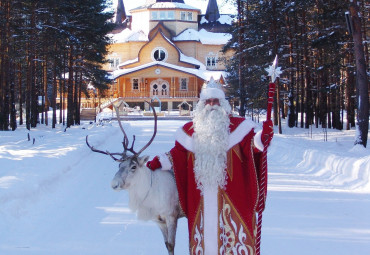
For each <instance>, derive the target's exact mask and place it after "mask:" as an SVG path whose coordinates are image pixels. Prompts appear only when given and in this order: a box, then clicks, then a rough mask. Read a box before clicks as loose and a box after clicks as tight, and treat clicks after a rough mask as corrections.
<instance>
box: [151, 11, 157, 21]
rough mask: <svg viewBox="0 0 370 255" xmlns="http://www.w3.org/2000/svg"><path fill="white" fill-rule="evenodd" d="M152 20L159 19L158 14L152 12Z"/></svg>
mask: <svg viewBox="0 0 370 255" xmlns="http://www.w3.org/2000/svg"><path fill="white" fill-rule="evenodd" d="M152 19H154V20H156V19H158V12H152Z"/></svg>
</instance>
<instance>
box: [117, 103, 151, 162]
mask: <svg viewBox="0 0 370 255" xmlns="http://www.w3.org/2000/svg"><path fill="white" fill-rule="evenodd" d="M145 102H147V103H148V104H149V105H150V107H151V108H152V110H153V115H154V132H153V135H152V138H151V139H150V140H149V142H148V143H147V144H146V145H144V147H143V148H141V150H140V151H139V152H136V151H135V150H134V144H135V135H133V141H132V144H131V147H130V148H128V143H129V140H128V138H127V135H126V132H125V130H124V129H123V127H122V123H121V119H120V117H119V110H118V108H119V107H120V106H121V104H122V103H121V104H120V105H119V106H118V108H117V107H116V106H115V105H113V107H114V109H115V111H116V115H117V120H118V125H119V127H120V129H121V131H122V133H123V136H124V138H123V142H122V144H123V148H124V152H123V155H125V154H126V151H129V152H131V153H133V154H134V157H138V156H139V155H140V153H142V152H143V151H144V150H145V149H146V148H148V147H149V145H150V144H151V143H152V142H153V140H154V138H155V136H156V134H157V113H156V111H155V109H154V107H153V105H152V103H150V102H148V101H145Z"/></svg>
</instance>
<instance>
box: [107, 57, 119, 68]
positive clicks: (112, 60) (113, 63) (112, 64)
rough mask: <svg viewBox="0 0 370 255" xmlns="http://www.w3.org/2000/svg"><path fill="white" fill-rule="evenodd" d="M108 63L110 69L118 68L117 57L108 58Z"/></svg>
mask: <svg viewBox="0 0 370 255" xmlns="http://www.w3.org/2000/svg"><path fill="white" fill-rule="evenodd" d="M109 63H110V67H111V68H113V69H114V68H117V66H119V58H117V57H111V58H109Z"/></svg>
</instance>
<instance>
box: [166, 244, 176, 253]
mask: <svg viewBox="0 0 370 255" xmlns="http://www.w3.org/2000/svg"><path fill="white" fill-rule="evenodd" d="M165 244H166V247H167V251H168V252H173V250H174V248H175V247H174V246H173V244H170V243H168V242H165Z"/></svg>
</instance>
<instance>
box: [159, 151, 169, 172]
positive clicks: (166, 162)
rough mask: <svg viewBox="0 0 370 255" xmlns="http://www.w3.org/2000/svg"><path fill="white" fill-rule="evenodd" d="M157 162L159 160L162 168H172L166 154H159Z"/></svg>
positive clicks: (166, 169)
mask: <svg viewBox="0 0 370 255" xmlns="http://www.w3.org/2000/svg"><path fill="white" fill-rule="evenodd" d="M159 162H161V165H162V170H165V171H168V170H171V169H172V164H171V161H170V159H169V158H168V156H167V155H166V154H164V153H163V154H160V155H159Z"/></svg>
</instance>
